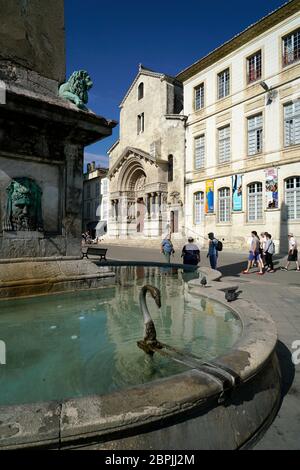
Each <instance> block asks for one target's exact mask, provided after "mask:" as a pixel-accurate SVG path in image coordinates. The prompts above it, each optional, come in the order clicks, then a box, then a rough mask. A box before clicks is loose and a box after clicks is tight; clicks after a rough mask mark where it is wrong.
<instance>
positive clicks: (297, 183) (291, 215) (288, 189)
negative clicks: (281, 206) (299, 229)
mask: <svg viewBox="0 0 300 470" xmlns="http://www.w3.org/2000/svg"><path fill="white" fill-rule="evenodd" d="M285 203H286V206H287V216H288V219H289V220H300V177H299V176H295V177H293V178H289V179H287V180H286V181H285Z"/></svg>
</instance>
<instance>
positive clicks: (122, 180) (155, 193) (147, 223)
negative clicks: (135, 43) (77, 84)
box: [108, 66, 186, 238]
mask: <svg viewBox="0 0 300 470" xmlns="http://www.w3.org/2000/svg"><path fill="white" fill-rule="evenodd" d="M120 109H121V112H120V138H119V140H118V141H117V142H116V143H115V144H114V145H113V146H112V147H111V149H110V150H109V151H108V154H109V161H110V164H109V178H110V204H111V207H110V220H109V228H108V236H109V237H112V238H128V237H140V238H161V237H162V236H163V235H164V234H166V233H169V232H170V233H172V234H173V237H175V238H176V237H178V238H181V237H182V233H181V232H182V229H183V227H184V213H183V201H184V171H183V166H184V155H185V121H186V117H185V116H184V115H183V114H182V110H183V87H182V83H180V82H179V81H178V80H176V79H175V78H173V77H170V76H167V75H165V74H161V73H156V72H153V71H151V70H148V69H146V68H144V67H142V66H140V67H139V71H138V74H137V76H136V78H135V80H134V81H133V83H132V85H131V87H130V88H129V90H128V92H127V94H126V95H125V97H124V99H123V101H122V103H121V105H120Z"/></svg>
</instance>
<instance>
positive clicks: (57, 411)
mask: <svg viewBox="0 0 300 470" xmlns="http://www.w3.org/2000/svg"><path fill="white" fill-rule="evenodd" d="M206 276H207V278H208V285H209V286H210V287H209V288H201V287H200V286H199V280H197V279H195V280H191V281H189V282H188V284H187V289H188V294H189V295H190V294H191V295H192V296H193V298H197V296H200V295H201V298H202V299H203V298H205V299H208V301H214V302H218V303H220V302H222V301H223V299H224V293H223V292H222V291H221V290H220V289H222V288H224V283H218V282H215V281H214V280H217V279H218V278H219V277H220V275H219V274H218V273H216V272H212V271H210V270H207V271H206ZM214 284H215V286H214V287H212V286H213V285H214ZM201 298H199V303H200V300H201ZM226 308H227V309H228V307H227V306H226ZM230 310H231V311H232V314H233V316H237V317H238V318H239V319H240V320H239V321H240V322H241V324H242V326H243V328H242V331H241V332H240V334H239V337H238V338H237V340H236V341H235V342H234V344H232V345H231V347H230V348H229V349H226V350H225V351H224V352H223V353H222V354H219V355H218V356H217V357H215V358H214V359H213V360H214V362H215V363H217V364H218V365H219V366H220V367H223V368H228V369H230V370H231V371H232V372H233V373H234V374H236V375H237V376H238V377H239V379H240V382H239V384H238V385H236V386H234V387H232V388H231V389H229V390H225V391H224V389H223V387H222V383H221V382H220V381H219V380H217V379H216V377H214V376H212V375H209V374H207V373H205V372H203V371H202V370H201V367H199V368H197V369H190V370H185V371H183V372H181V373H175V374H173V375H171V376H169V377H164V378H160V379H157V380H154V381H151V382H148V383H144V384H140V385H133V386H131V387H129V388H128V387H127V388H126V387H125V388H123V389H119V390H117V391H114V392H111V393H106V394H102V395H99V394H93V395H90V396H83V397H76V398H66V399H63V400H51V401H48V402H43V403H33V404H22V405H17V406H9V405H7V406H2V407H1V408H0V416H1V421H2V424H1V425H0V446H1V447H2V448H18V447H20V448H23V447H50V448H62V449H63V448H74V447H82V448H97V449H134V448H135V449H178V448H180V449H235V448H239V447H242V446H245V445H250V442H251V440H253V439H254V438H255V437H256V436H257V435H258V433H259V432H262V430H263V429H264V428H265V427H266V426H267V424H268V423H269V422H270V420H271V419H272V418H273V416H274V414H275V413H276V411H277V408H278V404H279V401H280V372H279V367H278V362H277V358H276V355H275V353H274V348H275V345H276V340H277V336H276V329H275V325H274V323H273V321H272V319H271V318H270V316H269V315H267V314H266V313H265V312H262V311H261V310H260V309H259V308H258V307H257V306H255V305H251V304H249V303H248V302H246V301H244V300H242V299H239V300H237V301H236V302H235V303H234V310H233V309H230ZM158 331H159V330H158ZM141 334H142V332H141ZM158 335H159V333H158ZM139 354H143V353H142V352H141V351H139ZM100 377H101V371H100Z"/></svg>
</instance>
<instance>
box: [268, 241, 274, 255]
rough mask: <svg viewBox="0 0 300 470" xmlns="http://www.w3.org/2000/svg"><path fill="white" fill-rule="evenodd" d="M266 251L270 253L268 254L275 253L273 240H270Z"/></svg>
mask: <svg viewBox="0 0 300 470" xmlns="http://www.w3.org/2000/svg"><path fill="white" fill-rule="evenodd" d="M267 253H270V255H274V254H275V244H274V242H273V240H272V241H271V243H270V245H269V247H268V250H267Z"/></svg>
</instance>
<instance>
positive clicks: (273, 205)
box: [265, 168, 278, 209]
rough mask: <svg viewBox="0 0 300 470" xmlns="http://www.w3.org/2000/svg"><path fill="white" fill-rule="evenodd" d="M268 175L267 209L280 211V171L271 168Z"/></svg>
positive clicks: (267, 171)
mask: <svg viewBox="0 0 300 470" xmlns="http://www.w3.org/2000/svg"><path fill="white" fill-rule="evenodd" d="M265 174H266V208H267V209H278V170H277V168H270V169H268V170H266V171H265Z"/></svg>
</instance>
